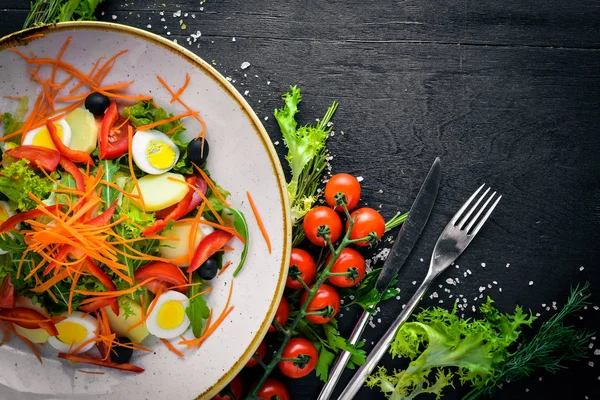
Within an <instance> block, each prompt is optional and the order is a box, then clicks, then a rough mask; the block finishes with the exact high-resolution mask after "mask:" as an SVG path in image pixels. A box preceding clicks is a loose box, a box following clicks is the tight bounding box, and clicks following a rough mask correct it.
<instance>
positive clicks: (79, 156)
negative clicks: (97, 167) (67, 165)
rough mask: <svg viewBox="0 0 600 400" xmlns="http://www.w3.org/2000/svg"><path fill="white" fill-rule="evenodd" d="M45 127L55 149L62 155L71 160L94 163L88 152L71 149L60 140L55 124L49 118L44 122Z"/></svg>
mask: <svg viewBox="0 0 600 400" xmlns="http://www.w3.org/2000/svg"><path fill="white" fill-rule="evenodd" d="M46 128H48V132H49V133H50V138H51V139H52V143H54V147H56V149H57V150H58V152H59V153H60V154H61V155H62V156H64V157H67V158H68V159H69V160H71V161H75V162H80V163H86V164H90V165H94V161H93V160H92V157H90V155H89V154H88V153H86V152H85V151H81V150H73V149H71V148H70V147H69V146H67V145H66V144H64V143H63V142H62V140H60V138H59V137H58V132H57V129H56V125H54V122H53V121H52V120H50V119H49V120H48V121H47V122H46ZM61 165H62V164H61Z"/></svg>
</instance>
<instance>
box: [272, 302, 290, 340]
mask: <svg viewBox="0 0 600 400" xmlns="http://www.w3.org/2000/svg"><path fill="white" fill-rule="evenodd" d="M289 316H290V304H289V303H288V301H287V300H286V299H285V297H282V298H281V302H280V303H279V307H277V312H276V313H275V318H274V319H273V320H274V321H277V322H278V323H279V325H281V326H284V325H285V323H286V322H287V320H288V318H289ZM276 331H277V328H276V327H275V325H271V326H270V327H269V332H276Z"/></svg>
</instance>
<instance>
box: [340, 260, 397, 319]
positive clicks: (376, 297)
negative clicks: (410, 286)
mask: <svg viewBox="0 0 600 400" xmlns="http://www.w3.org/2000/svg"><path fill="white" fill-rule="evenodd" d="M380 273H381V268H377V269H374V270H372V271H371V272H369V273H368V274H367V275H366V276H365V277H364V279H363V280H362V282H361V283H360V285H359V286H358V288H356V289H345V290H341V291H340V294H341V295H342V297H345V296H348V295H350V294H352V295H353V296H354V299H353V300H352V301H351V302H350V303H348V304H347V305H346V306H347V307H349V306H351V305H353V304H356V305H359V306H361V307H362V308H363V309H364V310H365V311H368V312H370V313H373V312H374V311H375V306H376V305H377V304H378V303H379V302H381V301H385V300H388V299H390V298H392V297H395V296H397V295H398V293H399V292H400V291H399V290H398V289H397V288H396V287H394V286H395V285H396V284H397V283H398V279H397V278H396V277H394V278H393V279H392V280H391V281H390V283H389V284H388V286H387V288H386V289H385V290H384V291H383V293H379V292H378V291H377V289H375V283H376V282H377V278H379V274H380Z"/></svg>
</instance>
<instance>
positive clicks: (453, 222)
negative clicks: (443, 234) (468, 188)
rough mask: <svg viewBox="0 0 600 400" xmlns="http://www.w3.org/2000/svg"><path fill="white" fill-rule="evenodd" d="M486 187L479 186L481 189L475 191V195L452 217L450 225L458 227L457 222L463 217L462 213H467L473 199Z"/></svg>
mask: <svg viewBox="0 0 600 400" xmlns="http://www.w3.org/2000/svg"><path fill="white" fill-rule="evenodd" d="M484 186H485V183H484V184H483V185H481V186H479V189H477V190H476V191H475V193H473V194H472V195H471V197H469V200H467V201H466V202H465V204H463V205H462V207H461V208H460V209H459V210H458V211H457V212H456V214H454V217H452V219H451V220H450V223H451V224H452V225H456V221H458V219H459V218H460V217H461V215H462V213H463V212H465V210H466V209H467V207H469V205H470V204H471V202H472V201H473V199H474V198H475V197H476V196H477V194H478V193H479V192H480V191H481V189H483V187H484Z"/></svg>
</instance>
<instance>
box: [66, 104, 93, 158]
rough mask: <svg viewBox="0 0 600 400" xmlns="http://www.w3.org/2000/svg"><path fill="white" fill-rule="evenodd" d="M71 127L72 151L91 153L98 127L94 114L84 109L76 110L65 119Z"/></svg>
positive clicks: (70, 145)
mask: <svg viewBox="0 0 600 400" xmlns="http://www.w3.org/2000/svg"><path fill="white" fill-rule="evenodd" d="M65 119H66V120H67V123H68V124H69V126H70V127H71V143H70V144H69V147H70V148H71V149H73V150H80V151H85V152H86V153H91V152H92V151H94V149H95V148H96V143H97V141H98V125H97V124H96V119H95V118H94V114H92V113H91V112H89V111H88V110H86V109H85V108H76V109H74V110H73V111H71V112H70V113H69V114H67V116H66V117H65Z"/></svg>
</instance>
